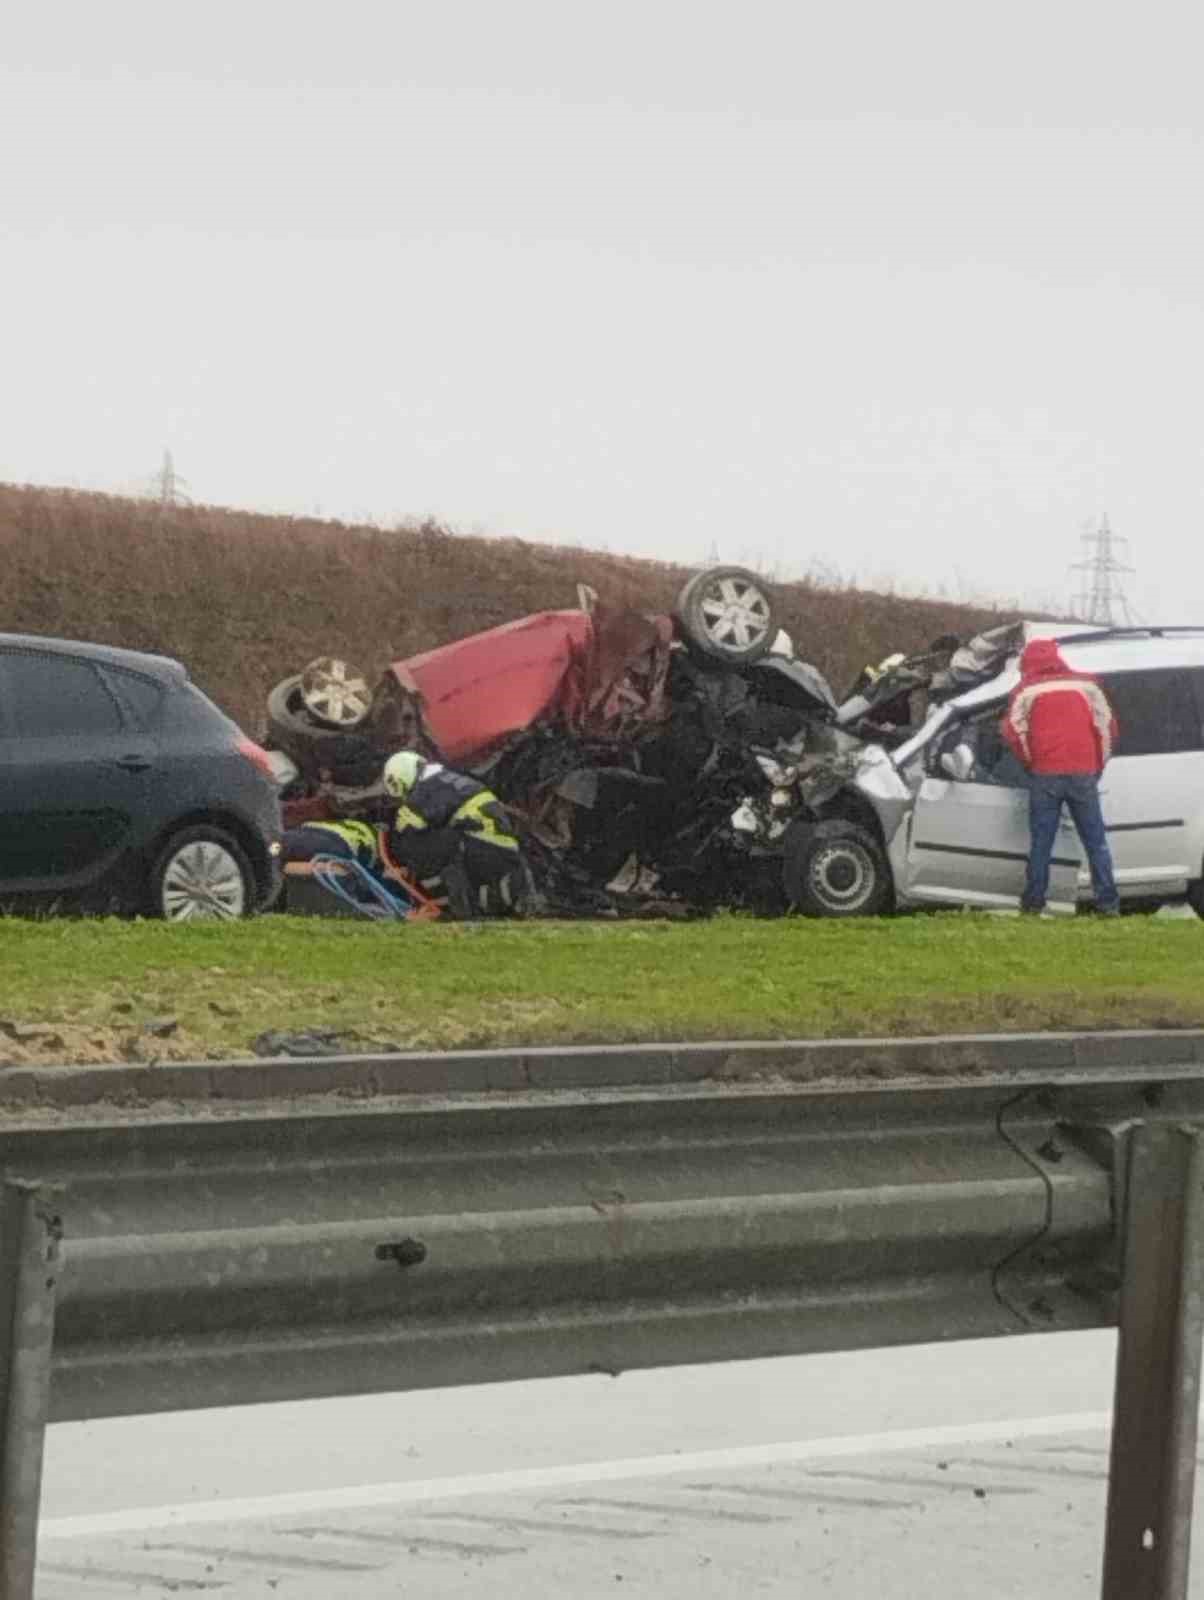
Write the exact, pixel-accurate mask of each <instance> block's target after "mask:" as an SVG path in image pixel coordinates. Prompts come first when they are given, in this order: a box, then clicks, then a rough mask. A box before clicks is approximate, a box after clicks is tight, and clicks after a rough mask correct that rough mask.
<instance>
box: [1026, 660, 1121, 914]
mask: <svg viewBox="0 0 1204 1600" xmlns="http://www.w3.org/2000/svg"><path fill="white" fill-rule="evenodd" d="M1116 734H1117V729H1116V717H1115V716H1114V714H1113V711H1112V707H1111V706H1110V705H1109V704H1108V697H1107V695H1105V693H1104V691H1103V690H1102V689H1101V688H1100V686H1099V684H1098V683H1096V681H1095V679H1094V678H1092V677H1090V676H1088V674H1087V673H1084V672H1072V671H1071V669H1070V668H1069V667H1068V666H1067V665H1066V663H1065V662H1064V661H1063V660H1062V657H1061V655H1060V654H1059V651H1058V647H1057V645H1056V644H1055V642H1054V641H1053V640H1052V639H1033V640H1032V641H1031V642H1030V643H1029V644H1026V645H1025V647H1024V652H1023V654H1022V655H1021V657H1020V684H1019V687H1018V688H1016V689H1015V690H1013V692H1012V697H1011V699H1010V700H1009V701H1008V709H1007V715H1006V716H1005V717H1004V719H1003V736H1004V738H1005V739H1006V740H1007V742H1008V744H1009V745H1010V746H1011V748H1012V751H1013V753H1014V754H1015V755H1016V757H1017V758H1018V759H1019V760H1020V761H1022V762H1023V763H1024V765H1025V766H1026V767H1027V768H1028V771H1029V802H1028V803H1029V812H1028V815H1029V833H1030V835H1031V842H1030V845H1029V856H1028V874H1027V877H1026V878H1025V883H1024V894H1023V895H1022V896H1021V900H1020V909H1021V910H1022V911H1031V912H1039V911H1040V910H1041V909H1042V908H1043V907H1044V905H1045V896H1046V893H1047V891H1048V889H1049V861H1050V857H1051V855H1052V854H1053V845H1054V839H1055V838H1056V836H1057V832H1058V821H1059V819H1060V817H1061V815H1062V807H1063V806H1064V805H1065V806H1066V808H1067V809H1068V810H1069V812H1070V815H1071V817H1072V818H1073V819H1074V825H1075V827H1076V828H1077V829H1078V834H1079V838H1080V839H1081V840H1082V841H1083V848H1084V849H1085V850H1086V852H1087V863H1088V865H1089V866H1090V868H1091V887H1092V889H1093V891H1094V893H1095V904H1096V908H1097V910H1099V911H1102V912H1103V913H1104V914H1105V915H1106V916H1117V915H1119V912H1120V897H1119V895H1118V894H1117V891H1116V879H1115V877H1114V876H1113V873H1112V852H1111V851H1110V850H1109V848H1108V835H1107V833H1106V832H1105V830H1104V818H1103V813H1102V812H1101V811H1100V803H1099V775H1100V773H1101V772H1102V771H1103V770H1104V766H1105V764H1106V763H1107V760H1108V757H1109V756H1110V755H1111V754H1112V750H1113V747H1114V745H1115V743H1116Z"/></svg>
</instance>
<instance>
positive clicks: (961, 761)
mask: <svg viewBox="0 0 1204 1600" xmlns="http://www.w3.org/2000/svg"><path fill="white" fill-rule="evenodd" d="M940 767H941V771H942V772H943V773H945V774H946V776H947V777H950V778H953V779H954V780H955V781H956V782H957V783H967V782H968V781H969V780H970V778H971V777H972V776H973V773H974V752H973V750H971V748H970V746H969V745H968V744H959V745H955V746H954V748H953V749H952V750H946V751H945V752H944V753H943V755H942V756H941V760H940Z"/></svg>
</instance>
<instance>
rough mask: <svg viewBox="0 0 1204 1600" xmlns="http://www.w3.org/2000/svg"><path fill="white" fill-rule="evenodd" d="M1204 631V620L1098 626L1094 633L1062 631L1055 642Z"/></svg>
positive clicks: (1151, 636)
mask: <svg viewBox="0 0 1204 1600" xmlns="http://www.w3.org/2000/svg"><path fill="white" fill-rule="evenodd" d="M1182 633H1204V622H1185V623H1181V624H1178V625H1176V626H1174V627H1146V628H1097V629H1096V630H1095V631H1094V632H1092V633H1060V634H1058V635H1057V637H1056V638H1055V639H1054V643H1055V644H1096V643H1098V642H1099V641H1100V640H1102V639H1162V638H1165V637H1166V636H1167V635H1168V634H1182Z"/></svg>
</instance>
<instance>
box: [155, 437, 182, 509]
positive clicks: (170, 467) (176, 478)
mask: <svg viewBox="0 0 1204 1600" xmlns="http://www.w3.org/2000/svg"><path fill="white" fill-rule="evenodd" d="M186 487H187V484H186V481H185V479H183V478H181V477H180V475H179V473H177V471H176V464H175V462H174V461H173V460H172V459H171V451H170V450H164V452H163V465H162V466H161V467H160V468H159V471H158V472H157V473H156V474H155V498H156V499H157V500H158V502H159V504H160V505H161V506H181V505H187V504H188V496H187V495H186V494H185V493H184V490H185V488H186Z"/></svg>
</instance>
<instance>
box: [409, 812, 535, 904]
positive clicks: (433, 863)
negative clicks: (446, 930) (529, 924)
mask: <svg viewBox="0 0 1204 1600" xmlns="http://www.w3.org/2000/svg"><path fill="white" fill-rule="evenodd" d="M389 846H390V851H391V853H392V855H393V857H394V859H395V860H396V861H397V862H398V864H399V865H401V866H406V867H409V868H411V870H413V871H415V872H417V873H418V874H419V875H420V876H421V877H423V878H427V877H428V876H429V877H433V876H435V875H436V874H437V875H438V876H439V877H440V878H441V879H442V880H443V882H444V884H445V885H446V887H447V903H448V906H449V908H450V910H451V911H452V913H453V915H455V916H457V917H460V918H464V919H470V918H474V917H482V916H485V917H504V916H509V915H511V914H512V913H513V912H517V911H519V910H520V909H521V907H522V902H523V900H524V899H525V898H526V894H527V868H526V863H525V862H524V860H523V856H522V853H521V851H518V850H508V849H506V848H504V847H503V846H502V845H496V844H486V843H485V842H484V840H481V839H476V838H474V837H473V836H472V834H470V833H467V834H466V833H462V832H461V831H460V830H459V829H458V828H431V829H424V828H415V829H412V830H411V829H407V830H406V831H405V832H404V833H403V834H401V835H398V834H393V835H391V837H390V841H389Z"/></svg>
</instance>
